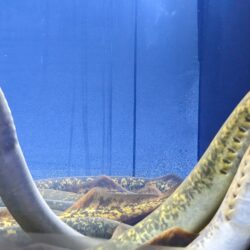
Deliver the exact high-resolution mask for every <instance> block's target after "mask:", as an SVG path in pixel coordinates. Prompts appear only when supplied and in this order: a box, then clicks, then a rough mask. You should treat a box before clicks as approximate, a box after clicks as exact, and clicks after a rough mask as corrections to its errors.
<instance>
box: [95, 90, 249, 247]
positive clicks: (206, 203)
mask: <svg viewBox="0 0 250 250" xmlns="http://www.w3.org/2000/svg"><path fill="white" fill-rule="evenodd" d="M249 144H250V93H248V94H247V95H246V96H245V97H244V98H243V100H242V101H241V102H240V103H239V105H238V106H237V107H236V108H235V110H234V111H233V112H232V114H231V115H230V116H229V118H228V119H227V120H226V122H225V123H224V125H223V126H222V128H221V129H220V130H219V132H218V133H217V135H216V136H215V138H214V139H213V141H212V142H211V144H210V145H209V147H208V149H207V150H206V152H205V153H204V155H203V156H202V157H201V159H200V161H199V162H198V163H197V165H196V166H195V167H194V169H193V171H192V172H191V173H190V174H189V176H188V177H187V178H186V179H185V180H184V181H183V183H182V184H181V185H180V186H179V187H178V188H177V189H176V191H175V192H174V193H173V194H172V195H171V196H170V197H169V198H168V199H167V200H166V201H165V202H164V203H163V204H162V205H161V206H160V207H159V208H158V209H156V210H155V211H154V212H153V213H151V214H150V215H149V216H147V217H146V218H145V219H144V220H142V221H141V222H139V223H138V224H137V225H135V226H134V227H132V228H131V229H129V230H127V231H125V232H124V233H122V234H121V235H120V236H118V237H117V238H116V239H114V240H110V241H109V242H107V243H104V244H102V245H100V246H98V247H96V248H95V249H98V250H101V249H129V250H131V249H136V248H137V247H139V246H141V245H144V244H145V243H147V242H148V241H150V240H152V239H153V238H155V237H156V236H157V235H159V234H160V233H161V232H164V231H165V230H167V229H169V228H172V227H180V228H182V229H183V230H185V231H188V232H191V233H198V232H199V231H200V230H201V229H202V228H203V227H204V226H205V225H206V224H207V223H208V222H209V221H210V220H211V218H212V216H213V215H214V214H215V212H216V210H217V209H218V207H219V205H220V204H221V202H222V200H223V198H224V196H225V194H226V192H227V190H228V188H229V186H230V184H231V182H232V179H233V177H234V175H235V173H236V171H237V169H238V166H239V163H240V161H241V159H242V157H243V155H244V153H245V152H246V150H247V148H248V146H249Z"/></svg>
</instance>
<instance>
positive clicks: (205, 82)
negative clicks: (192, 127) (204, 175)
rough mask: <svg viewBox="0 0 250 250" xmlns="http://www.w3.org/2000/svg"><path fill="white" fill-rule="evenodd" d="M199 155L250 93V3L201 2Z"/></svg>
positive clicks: (222, 0)
mask: <svg viewBox="0 0 250 250" xmlns="http://www.w3.org/2000/svg"><path fill="white" fill-rule="evenodd" d="M199 10H200V11H199V13H200V15H199V40H200V43H199V44H200V46H199V56H200V67H201V68H200V116H199V155H201V154H202V153H203V152H204V151H205V149H206V148H207V146H208V144H209V143H210V141H211V140H212V138H213V137H214V135H215V134H216V132H217V131H218V129H219V128H220V127H221V125H222V124H223V122H224V121H225V119H226V118H227V117H228V116H229V114H230V113H231V112H232V110H233V108H234V107H235V106H236V105H237V104H238V102H239V101H240V100H241V98H242V97H243V96H244V95H245V94H246V93H247V92H248V91H249V90H250V70H249V69H250V32H249V24H250V15H249V13H250V1H249V0H247V1H232V0H230V1H228V0H221V1H216V0H209V1H207V0H201V1H199Z"/></svg>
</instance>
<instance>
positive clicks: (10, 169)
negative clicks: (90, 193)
mask: <svg viewBox="0 0 250 250" xmlns="http://www.w3.org/2000/svg"><path fill="white" fill-rule="evenodd" d="M0 196H1V198H2V200H3V201H4V204H5V205H6V207H7V208H8V209H9V211H10V213H11V214H12V216H13V217H14V218H15V220H16V221H17V222H18V223H19V225H20V226H21V227H22V228H23V229H24V230H25V231H26V232H36V233H48V234H50V233H54V234H59V235H62V234H63V235H65V236H68V237H69V238H74V241H71V243H70V246H71V247H73V248H76V249H77V248H84V247H85V248H86V247H91V246H94V245H96V244H97V243H98V242H99V241H98V240H93V239H90V238H87V237H84V236H83V235H81V234H79V233H78V232H77V231H75V230H73V229H72V228H71V227H69V226H68V225H67V224H65V223H64V222H62V221H61V220H60V219H59V218H58V217H57V216H56V215H55V214H54V213H53V212H52V211H51V210H50V208H49V207H48V205H47V204H46V202H45V201H44V200H43V198H42V196H41V194H40V193H39V191H38V189H37V187H36V185H35V183H34V181H33V179H32V177H31V174H30V172H29V169H28V167H27V164H26V161H25V159H24V156H23V153H22V150H21V148H20V145H19V142H18V138H17V135H16V129H15V125H14V122H13V118H12V115H11V111H10V109H9V107H8V104H7V101H6V99H5V97H4V94H3V92H2V91H1V90H0ZM68 242H69V241H68ZM55 243H56V244H60V242H55Z"/></svg>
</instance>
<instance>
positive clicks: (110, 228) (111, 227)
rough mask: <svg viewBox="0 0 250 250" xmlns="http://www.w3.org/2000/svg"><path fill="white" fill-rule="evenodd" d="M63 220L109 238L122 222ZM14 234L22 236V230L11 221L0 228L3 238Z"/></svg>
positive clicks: (80, 219)
mask: <svg viewBox="0 0 250 250" xmlns="http://www.w3.org/2000/svg"><path fill="white" fill-rule="evenodd" d="M63 221H64V222H65V223H66V224H68V225H69V226H70V227H72V228H73V229H75V230H76V231H78V232H79V233H81V234H83V235H86V236H90V237H97V238H103V239H110V238H111V237H112V235H113V232H114V231H115V229H116V228H117V227H118V226H120V225H123V224H122V223H120V222H118V221H114V220H110V219H105V218H88V217H86V218H74V219H63ZM15 235H19V236H22V235H24V231H23V230H22V229H21V228H20V227H19V226H18V225H17V224H16V223H15V221H13V220H12V221H11V222H10V224H9V226H7V222H5V227H2V228H0V236H3V237H5V238H8V237H12V236H15Z"/></svg>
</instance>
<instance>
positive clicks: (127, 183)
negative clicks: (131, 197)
mask: <svg viewBox="0 0 250 250" xmlns="http://www.w3.org/2000/svg"><path fill="white" fill-rule="evenodd" d="M104 177H105V176H104ZM99 178H100V176H98V177H97V176H90V177H80V176H79V177H62V178H53V179H45V180H38V181H36V185H37V187H38V188H40V189H55V190H61V191H70V192H76V193H79V190H81V191H82V192H81V193H86V192H87V191H89V185H90V184H91V183H92V182H93V181H95V180H96V179H99ZM108 178H110V179H111V180H112V181H114V182H115V183H117V184H118V185H120V186H121V187H122V188H124V189H126V190H127V191H131V192H137V191H138V190H140V189H142V188H143V187H145V185H146V184H147V183H149V182H150V183H155V184H156V187H157V188H158V189H159V190H160V191H161V192H167V191H168V190H169V189H170V188H172V187H173V186H174V185H175V184H176V183H180V182H181V181H182V180H181V179H180V178H179V177H177V176H174V175H167V176H163V177H160V178H154V179H149V178H140V177H129V176H124V177H118V176H111V177H108Z"/></svg>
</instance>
